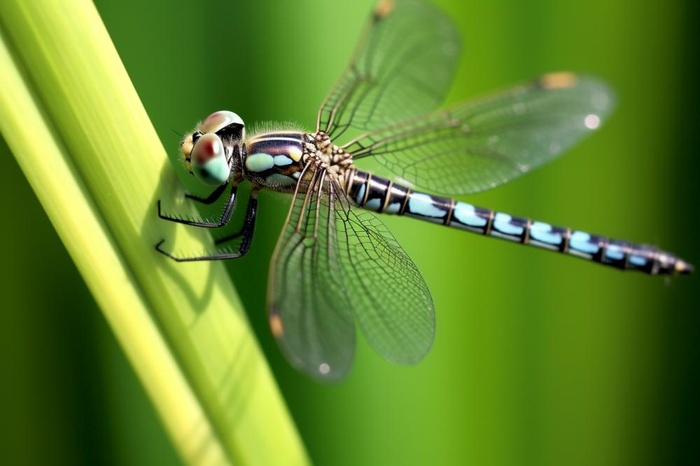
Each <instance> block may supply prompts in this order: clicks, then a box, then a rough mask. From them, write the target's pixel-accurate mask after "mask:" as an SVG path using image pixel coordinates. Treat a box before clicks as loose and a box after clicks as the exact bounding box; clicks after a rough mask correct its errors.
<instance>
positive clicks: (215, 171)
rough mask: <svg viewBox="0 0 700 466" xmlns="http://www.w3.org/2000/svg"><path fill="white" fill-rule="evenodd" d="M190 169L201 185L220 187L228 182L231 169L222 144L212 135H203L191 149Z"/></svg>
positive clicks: (217, 137)
mask: <svg viewBox="0 0 700 466" xmlns="http://www.w3.org/2000/svg"><path fill="white" fill-rule="evenodd" d="M190 168H191V171H192V173H193V174H194V176H195V177H196V178H197V179H199V180H200V181H202V182H203V183H206V184H210V185H221V184H224V183H225V182H226V181H228V178H229V176H230V175H231V167H230V166H229V164H228V160H226V151H225V150H224V144H223V143H222V142H221V139H220V138H219V136H217V135H216V134H213V133H207V134H203V135H202V136H201V137H200V138H199V139H198V140H197V143H196V144H195V145H194V147H193V149H192V159H191V162H190Z"/></svg>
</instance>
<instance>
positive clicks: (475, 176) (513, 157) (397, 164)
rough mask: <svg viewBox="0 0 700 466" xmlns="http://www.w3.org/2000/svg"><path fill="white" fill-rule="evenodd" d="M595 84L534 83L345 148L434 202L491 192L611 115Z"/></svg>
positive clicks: (571, 80)
mask: <svg viewBox="0 0 700 466" xmlns="http://www.w3.org/2000/svg"><path fill="white" fill-rule="evenodd" d="M613 100H614V99H613V96H612V92H611V91H610V90H609V88H608V87H607V86H606V85H605V84H603V83H602V82H601V81H599V80H596V79H594V78H590V77H582V76H576V75H573V74H570V73H555V74H549V75H544V76H542V77H540V78H539V79H537V80H534V81H532V82H529V83H525V84H521V85H519V86H515V87H513V88H510V89H507V90H505V91H502V92H499V93H496V94H492V95H488V96H485V97H482V98H481V99H477V100H474V101H468V102H464V103H462V104H458V105H456V106H453V107H451V108H448V109H446V110H443V111H438V112H435V113H432V114H430V115H427V116H425V117H423V118H417V119H414V120H409V121H406V122H403V123H399V124H397V125H394V126H392V127H388V128H385V129H381V130H378V131H375V132H373V133H370V134H369V135H366V136H365V137H362V138H360V139H358V140H356V141H353V142H351V143H349V144H347V145H346V146H344V148H345V149H346V150H347V151H349V152H350V153H352V154H353V157H354V158H355V159H362V158H363V157H369V156H372V158H373V159H374V160H376V161H377V162H379V163H380V164H381V165H383V166H384V167H386V169H387V170H388V171H389V172H390V173H391V174H393V179H394V180H396V181H398V182H401V183H403V184H408V185H412V186H415V187H419V188H421V189H424V190H428V191H431V192H434V193H441V194H448V195H449V194H451V195H458V194H469V193H475V192H478V191H483V190H486V189H489V188H493V187H496V186H498V185H500V184H503V183H506V182H507V181H510V180H512V179H513V178H516V177H518V176H520V175H521V174H523V173H526V172H528V171H530V170H531V169H533V168H535V167H538V166H539V165H541V164H543V163H545V162H547V161H549V160H551V159H553V158H555V157H557V156H558V155H560V154H561V153H562V152H563V151H564V150H566V149H567V148H569V147H570V146H572V145H573V144H574V143H576V142H577V141H579V140H580V139H582V138H583V137H585V136H586V135H588V134H589V133H591V132H592V131H593V130H595V129H597V128H598V127H600V125H601V123H602V122H603V120H605V118H606V117H607V116H608V115H609V113H610V112H611V110H612V107H613V103H614V102H613Z"/></svg>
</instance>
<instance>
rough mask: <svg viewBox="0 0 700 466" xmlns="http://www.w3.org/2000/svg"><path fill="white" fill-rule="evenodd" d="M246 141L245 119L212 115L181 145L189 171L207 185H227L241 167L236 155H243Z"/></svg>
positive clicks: (223, 113) (230, 115)
mask: <svg viewBox="0 0 700 466" xmlns="http://www.w3.org/2000/svg"><path fill="white" fill-rule="evenodd" d="M244 139H245V124H244V123H243V120H242V119H241V117H239V116H238V115H236V114H235V113H233V112H229V111H227V110H221V111H218V112H215V113H212V114H211V115H209V116H208V117H207V118H206V119H205V120H204V121H203V122H201V123H200V124H198V125H197V128H196V129H195V130H194V131H193V132H191V133H189V134H188V135H187V136H185V138H184V139H183V140H182V142H180V151H181V152H182V157H183V162H184V164H185V168H186V169H187V171H188V172H190V174H191V175H194V177H195V178H197V179H198V180H200V181H201V182H203V183H205V184H209V185H221V184H224V183H225V182H226V181H228V179H229V176H230V175H231V170H232V168H234V167H233V166H234V165H236V164H237V157H234V152H237V153H239V154H240V147H241V145H242V144H243V140H244Z"/></svg>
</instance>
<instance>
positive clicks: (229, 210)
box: [158, 183, 238, 228]
mask: <svg viewBox="0 0 700 466" xmlns="http://www.w3.org/2000/svg"><path fill="white" fill-rule="evenodd" d="M227 186H228V183H224V184H222V185H221V186H219V187H218V188H216V189H215V190H214V192H212V193H211V194H210V195H209V196H207V197H206V198H201V197H198V196H195V195H193V194H185V197H186V198H188V199H192V200H194V201H197V202H200V203H202V204H212V203H213V202H215V201H216V200H218V199H219V198H220V197H221V195H222V194H223V193H224V191H225V190H226V187H227ZM237 192H238V185H237V184H232V186H231V193H230V195H229V197H228V200H227V201H226V205H225V206H224V210H223V211H222V212H221V215H220V216H219V219H218V220H216V221H214V222H209V221H206V220H193V219H189V218H183V217H174V216H171V215H167V214H164V213H163V212H162V210H161V205H160V199H159V200H158V217H160V218H162V219H163V220H167V221H169V222H175V223H182V224H183V225H188V226H193V227H201V228H221V227H222V226H224V225H226V224H227V223H228V222H229V221H230V220H231V216H232V215H233V212H234V210H235V207H236V193H237Z"/></svg>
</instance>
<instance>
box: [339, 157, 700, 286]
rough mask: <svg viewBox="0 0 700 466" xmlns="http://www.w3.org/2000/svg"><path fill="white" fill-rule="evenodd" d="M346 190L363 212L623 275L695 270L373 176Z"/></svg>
mask: <svg viewBox="0 0 700 466" xmlns="http://www.w3.org/2000/svg"><path fill="white" fill-rule="evenodd" d="M346 189H347V192H348V195H349V196H350V197H351V198H352V200H353V201H354V202H355V203H356V204H357V205H358V206H359V207H362V208H365V209H368V210H373V211H375V212H379V213H387V214H396V215H406V216H409V217H413V218H417V219H420V220H425V221H429V222H433V223H438V224H442V225H445V226H448V227H453V228H459V229H462V230H467V231H471V232H472V233H478V234H482V235H485V236H492V237H494V238H501V239H505V240H509V241H513V242H516V243H520V244H529V245H532V246H536V247H540V248H542V249H547V250H550V251H555V252H560V253H563V254H568V255H571V256H575V257H580V258H583V259H586V260H590V261H593V262H598V263H600V264H603V265H607V266H610V267H615V268H618V269H622V270H637V271H640V272H644V273H647V274H650V275H671V274H687V273H690V272H692V270H693V266H692V265H690V264H688V263H687V262H685V261H683V260H681V259H680V258H678V257H676V256H674V255H673V254H671V253H668V252H665V251H661V250H659V249H658V248H656V247H655V246H649V245H641V244H634V243H629V242H627V241H620V240H615V239H609V238H607V237H605V236H600V235H593V234H590V233H587V232H584V231H579V230H572V229H571V228H566V227H559V226H554V225H551V224H549V223H545V222H539V221H533V220H531V219H529V218H522V217H514V216H511V215H509V214H506V213H503V212H496V211H494V210H491V209H486V208H483V207H476V206H473V205H471V204H468V203H466V202H461V201H456V200H454V199H451V198H449V197H441V196H435V195H432V194H426V193H422V192H417V191H413V190H411V189H410V188H407V187H405V186H401V185H398V184H396V183H393V182H392V181H390V180H387V179H384V178H380V177H377V176H374V175H372V174H370V173H368V172H363V171H354V172H352V173H351V174H350V176H349V178H348V182H347V186H346Z"/></svg>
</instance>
